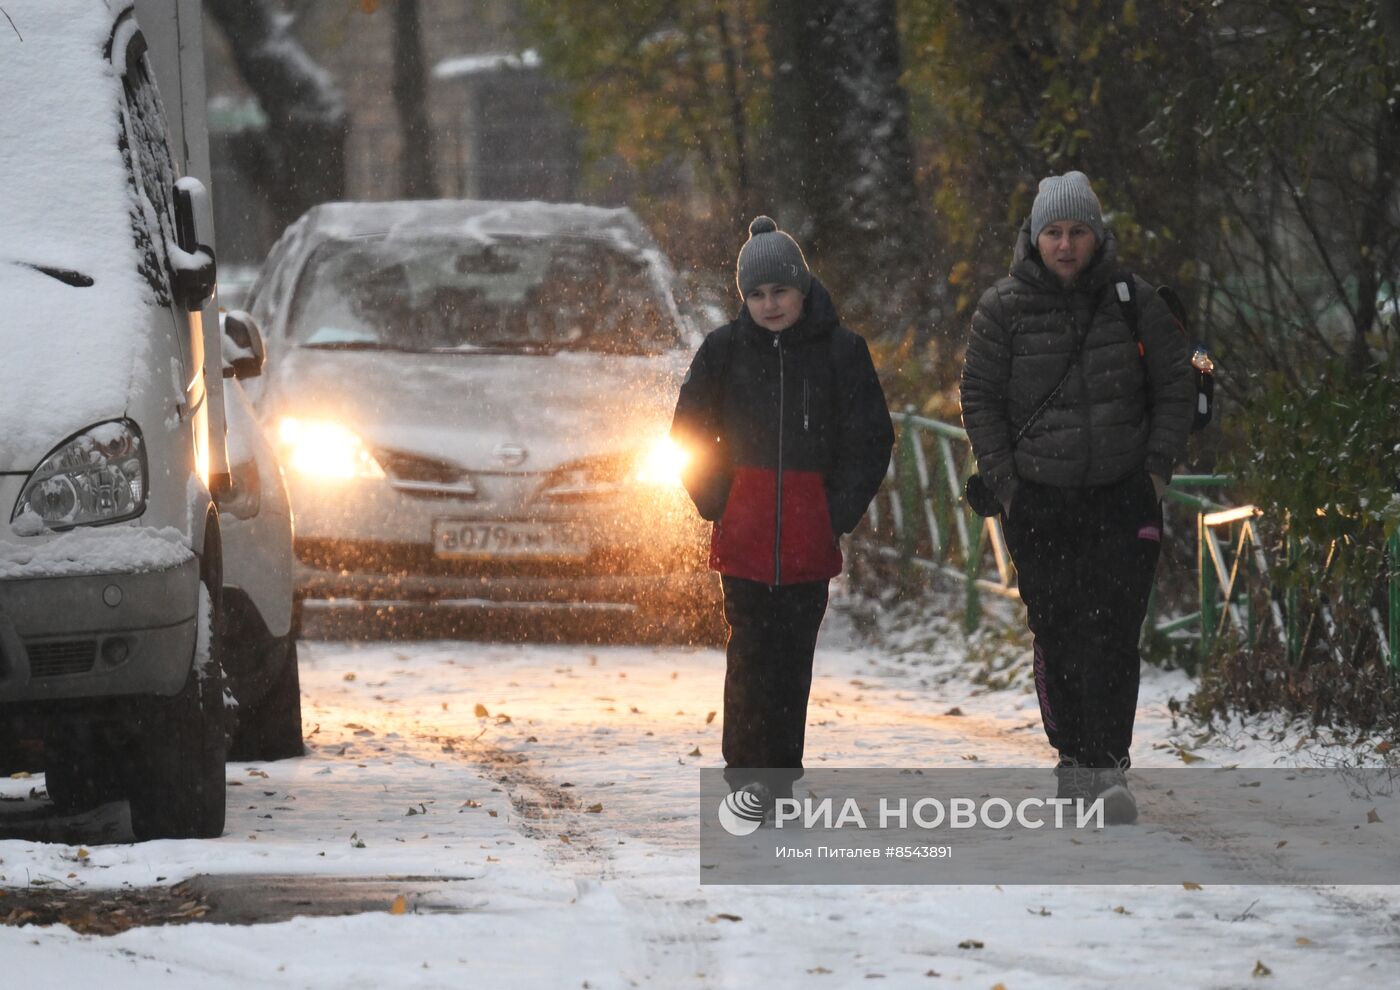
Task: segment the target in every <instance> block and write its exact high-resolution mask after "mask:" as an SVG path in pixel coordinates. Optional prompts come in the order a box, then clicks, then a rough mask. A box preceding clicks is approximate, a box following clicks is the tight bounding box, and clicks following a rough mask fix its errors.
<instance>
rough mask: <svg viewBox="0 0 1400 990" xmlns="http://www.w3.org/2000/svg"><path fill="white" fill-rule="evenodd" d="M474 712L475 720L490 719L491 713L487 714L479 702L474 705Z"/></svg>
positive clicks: (484, 707)
mask: <svg viewBox="0 0 1400 990" xmlns="http://www.w3.org/2000/svg"><path fill="white" fill-rule="evenodd" d="M475 711H476V717H477V718H490V717H491V713H490V712H488V711H487V710H486V706H485V705H483V704H482V703H481V702H479V701H478V702H477V703H476V709H475Z"/></svg>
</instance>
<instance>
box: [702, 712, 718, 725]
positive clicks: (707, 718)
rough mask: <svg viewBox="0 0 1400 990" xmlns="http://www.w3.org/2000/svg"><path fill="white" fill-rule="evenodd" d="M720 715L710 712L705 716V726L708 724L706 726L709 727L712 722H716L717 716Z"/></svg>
mask: <svg viewBox="0 0 1400 990" xmlns="http://www.w3.org/2000/svg"><path fill="white" fill-rule="evenodd" d="M718 714H719V713H718V712H710V714H708V715H706V716H705V724H706V725H709V724H710V723H711V722H713V721H714V720H715V716H716V715H718Z"/></svg>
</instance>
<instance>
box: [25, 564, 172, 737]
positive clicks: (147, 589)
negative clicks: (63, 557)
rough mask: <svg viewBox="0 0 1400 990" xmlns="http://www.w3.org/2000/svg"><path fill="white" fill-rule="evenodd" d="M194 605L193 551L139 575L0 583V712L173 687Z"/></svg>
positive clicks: (152, 692)
mask: <svg viewBox="0 0 1400 990" xmlns="http://www.w3.org/2000/svg"><path fill="white" fill-rule="evenodd" d="M198 606H199V560H198V559H197V558H196V557H194V556H191V557H189V558H188V559H186V560H185V561H183V562H182V563H180V564H177V565H175V566H172V567H168V568H164V569H161V570H155V571H150V572H146V573H139V574H125V573H109V574H85V575H75V576H66V577H44V578H33V579H8V580H3V581H0V711H4V710H6V709H8V710H9V713H13V712H14V710H15V709H16V708H21V709H22V708H27V707H29V706H31V705H35V704H43V703H46V702H59V703H66V702H84V701H92V700H101V699H105V698H114V697H122V696H129V695H160V696H165V697H170V696H173V695H175V694H178V693H179V691H180V689H181V688H183V687H184V685H185V681H186V679H187V678H188V676H189V672H190V664H191V662H192V661H193V659H194V650H195V641H196V637H197V633H198V625H199V623H198Z"/></svg>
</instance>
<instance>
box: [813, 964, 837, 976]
mask: <svg viewBox="0 0 1400 990" xmlns="http://www.w3.org/2000/svg"><path fill="white" fill-rule="evenodd" d="M807 972H808V973H810V974H811V975H813V976H826V975H827V974H828V973H830V972H831V970H829V969H827V968H826V967H825V966H818V967H817V968H816V969H809V970H807Z"/></svg>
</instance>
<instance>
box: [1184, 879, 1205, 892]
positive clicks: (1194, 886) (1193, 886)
mask: <svg viewBox="0 0 1400 990" xmlns="http://www.w3.org/2000/svg"><path fill="white" fill-rule="evenodd" d="M1181 889H1182V890H1200V889H1201V885H1200V884H1198V883H1192V882H1191V881H1190V880H1187V881H1186V882H1185V883H1183V884H1182V885H1181Z"/></svg>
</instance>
